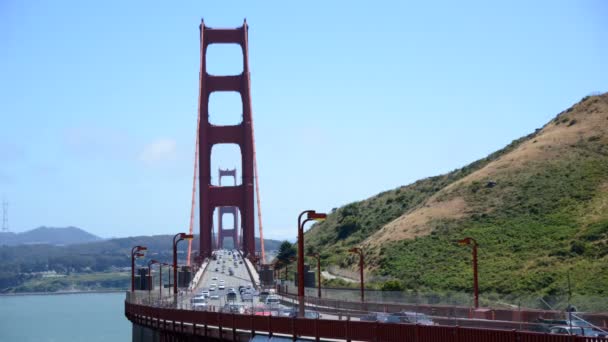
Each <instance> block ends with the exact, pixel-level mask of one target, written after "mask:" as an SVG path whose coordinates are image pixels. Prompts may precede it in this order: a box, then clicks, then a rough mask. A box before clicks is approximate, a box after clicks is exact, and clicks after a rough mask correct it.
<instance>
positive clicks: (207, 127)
mask: <svg viewBox="0 0 608 342" xmlns="http://www.w3.org/2000/svg"><path fill="white" fill-rule="evenodd" d="M247 30H248V26H247V22H244V23H243V25H242V26H241V27H238V28H235V29H217V28H210V27H207V26H205V23H204V22H203V21H201V25H200V49H201V51H200V72H199V117H200V122H199V130H198V132H199V136H198V144H199V146H198V148H199V149H198V151H199V155H198V158H199V164H198V165H199V189H200V191H199V202H198V203H199V208H200V210H199V212H200V221H199V222H200V223H199V225H200V227H199V229H200V248H199V250H200V255H201V256H202V257H209V256H211V252H212V250H213V245H214V242H213V235H214V234H213V212H214V209H215V208H221V207H237V208H238V211H239V212H240V216H241V229H242V234H241V236H242V243H241V249H242V251H243V252H244V254H245V256H251V257H253V256H255V221H254V215H255V211H254V182H255V180H254V153H255V152H254V146H253V144H254V140H253V122H252V114H251V97H250V74H249V53H248V37H247ZM211 44H237V45H238V46H240V48H241V51H242V53H243V71H242V72H241V73H240V74H238V75H230V76H217V75H211V74H209V73H208V72H207V48H208V47H209V46H210V45H211ZM213 92H237V93H239V94H240V97H241V103H242V121H241V122H240V123H238V124H235V125H227V126H217V125H213V124H212V123H210V122H209V98H210V95H211V94H212V93H213ZM216 144H237V145H238V146H239V147H240V150H241V174H242V183H241V184H240V185H236V186H216V185H213V184H212V183H211V150H212V148H213V146H214V145H216ZM220 211H221V210H220ZM237 227H238V226H237ZM218 229H221V226H219V224H218ZM218 235H219V233H218ZM236 240H237V241H239V236H238V229H237V239H236Z"/></svg>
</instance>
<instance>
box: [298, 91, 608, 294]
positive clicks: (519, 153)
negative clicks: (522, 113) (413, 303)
mask: <svg viewBox="0 0 608 342" xmlns="http://www.w3.org/2000/svg"><path fill="white" fill-rule="evenodd" d="M607 131H608V94H603V95H599V96H591V97H586V98H584V99H583V100H582V101H581V102H579V103H578V104H576V105H574V106H573V107H571V108H569V109H567V110H566V111H564V112H562V113H560V114H558V115H557V117H556V118H555V119H554V120H552V121H551V122H549V123H548V124H547V125H545V126H544V127H543V128H542V129H539V130H536V131H535V133H533V134H530V135H528V136H526V137H523V138H521V139H518V140H516V141H514V142H513V143H511V144H510V145H509V146H507V147H506V148H504V149H502V150H500V151H498V152H496V153H493V154H492V155H490V156H488V157H487V158H484V159H482V160H479V161H477V162H474V163H472V164H470V165H468V166H466V167H463V168H462V169H458V170H455V171H453V172H450V173H448V174H446V175H442V176H437V177H431V178H427V179H424V180H421V181H418V182H415V183H413V184H410V185H407V186H403V187H400V188H397V189H394V190H390V191H387V192H384V193H381V194H379V195H377V196H374V197H372V198H370V199H367V200H364V201H360V202H355V203H351V204H348V205H346V206H344V207H341V208H338V209H337V210H336V211H334V212H333V213H331V214H330V215H329V217H328V219H327V220H326V221H325V222H323V223H319V224H316V225H315V226H314V227H313V228H312V229H311V230H310V231H309V232H307V233H306V238H305V241H306V245H307V247H306V248H307V251H308V252H310V251H320V252H321V255H322V258H323V263H324V265H325V266H328V265H338V266H340V267H343V268H351V269H353V270H354V269H355V266H356V263H355V260H354V257H353V256H352V255H349V253H347V252H346V251H347V249H348V248H350V247H352V246H363V248H364V249H365V250H366V259H367V264H368V265H369V267H368V271H370V272H371V273H372V274H374V275H376V276H384V277H383V279H388V278H392V279H396V280H398V281H399V282H400V283H401V284H402V285H403V286H404V287H406V288H416V289H425V290H433V291H445V290H453V291H471V288H472V284H471V280H470V279H471V277H472V270H471V267H470V258H471V254H470V253H471V252H470V249H469V248H466V247H462V246H458V245H457V244H455V243H454V242H453V241H454V240H455V239H459V238H462V237H465V236H471V237H473V238H475V239H476V240H477V241H478V243H479V271H480V289H481V290H482V291H485V292H496V293H505V294H538V295H560V294H563V293H564V292H565V291H566V289H567V276H568V273H570V278H571V280H572V281H571V286H572V289H573V291H574V292H575V293H577V294H580V295H599V296H606V295H608V286H607V285H606V284H608V256H607V255H608V210H607V209H608V134H607ZM378 278H381V277H378Z"/></svg>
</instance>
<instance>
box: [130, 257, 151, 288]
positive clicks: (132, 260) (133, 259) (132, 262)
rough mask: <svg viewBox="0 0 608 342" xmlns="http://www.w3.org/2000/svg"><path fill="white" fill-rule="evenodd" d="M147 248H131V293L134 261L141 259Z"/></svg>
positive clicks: (133, 283)
mask: <svg viewBox="0 0 608 342" xmlns="http://www.w3.org/2000/svg"><path fill="white" fill-rule="evenodd" d="M147 250H148V248H147V247H144V246H135V247H133V248H131V292H133V291H135V259H136V258H141V257H143V256H144V253H140V252H144V251H147Z"/></svg>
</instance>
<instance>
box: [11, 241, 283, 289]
mask: <svg viewBox="0 0 608 342" xmlns="http://www.w3.org/2000/svg"><path fill="white" fill-rule="evenodd" d="M42 231H43V232H44V231H46V232H48V231H49V229H43V230H42ZM50 231H51V232H55V231H56V230H50ZM61 231H63V230H61ZM69 231H70V230H68V232H69ZM71 232H72V233H74V231H71ZM85 233H86V232H85ZM87 234H88V233H87ZM13 235H19V234H13ZM172 239H173V235H155V236H133V237H126V238H114V239H108V240H101V241H98V240H99V238H97V240H96V241H92V242H86V243H77V244H65V245H59V244H40V245H34V244H32V243H30V244H21V245H15V244H13V245H7V244H5V245H2V244H0V260H2V262H0V293H3V292H28V291H42V292H44V291H57V290H61V289H64V288H70V287H71V286H74V287H76V288H80V287H82V284H80V283H79V282H78V281H77V280H74V281H72V282H68V283H65V284H64V283H53V285H52V286H51V285H49V284H46V283H44V284H38V285H37V286H34V287H32V284H31V282H32V281H35V280H36V279H38V278H39V275H36V274H37V273H40V272H48V271H51V272H52V271H54V272H57V273H58V274H61V275H70V274H72V275H73V274H89V273H93V274H100V273H104V274H105V273H108V272H113V271H116V270H117V269H120V268H124V267H127V268H128V267H130V265H131V258H130V254H131V248H133V246H136V245H142V246H146V247H148V251H147V252H146V256H145V257H144V258H143V260H141V261H138V263H139V265H142V264H145V262H146V260H149V259H151V258H154V259H156V260H160V261H164V262H171V261H172V256H173V255H172V249H171V248H172V247H171V241H172ZM27 241H42V239H37V240H27ZM47 241H48V240H47ZM55 241H57V240H55ZM63 241H64V242H65V241H66V240H63ZM198 243H199V241H198V237H196V238H195V239H194V240H193V241H192V247H193V248H192V249H193V252H194V253H196V250H197V249H198ZM280 244H281V241H277V240H270V239H266V240H265V248H266V250H268V251H270V250H276V249H278V246H279V245H280ZM256 245H257V246H258V248H259V239H257V238H256ZM187 246H188V244H187V243H185V242H181V243H180V244H179V247H178V255H179V259H180V261H179V262H180V263H183V262H184V257H185V253H186V250H187ZM226 247H227V248H228V247H229V246H226ZM70 279H71V278H70ZM110 280H111V279H110ZM114 280H115V279H114ZM123 280H124V279H123ZM112 284H113V285H112ZM116 284H117V283H116V282H115V281H109V280H108V281H107V284H106V282H104V283H100V284H97V285H99V286H101V287H112V288H116V286H117V285H116ZM121 284H122V283H121ZM125 284H126V282H125ZM89 285H90V284H89ZM89 285H87V286H89ZM125 286H126V285H125Z"/></svg>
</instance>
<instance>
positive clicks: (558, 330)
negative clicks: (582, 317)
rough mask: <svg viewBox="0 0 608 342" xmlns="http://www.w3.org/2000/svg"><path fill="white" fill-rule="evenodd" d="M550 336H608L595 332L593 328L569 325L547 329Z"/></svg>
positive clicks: (601, 332)
mask: <svg viewBox="0 0 608 342" xmlns="http://www.w3.org/2000/svg"><path fill="white" fill-rule="evenodd" d="M549 333H550V334H559V335H577V336H589V337H607V336H608V334H607V333H605V332H603V331H600V330H596V329H593V328H587V327H577V326H569V325H556V326H553V327H551V328H549Z"/></svg>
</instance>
